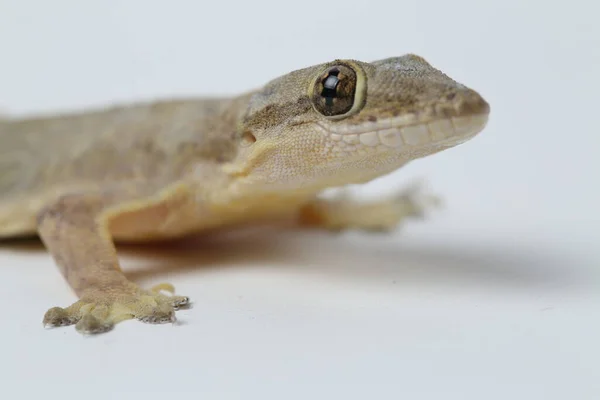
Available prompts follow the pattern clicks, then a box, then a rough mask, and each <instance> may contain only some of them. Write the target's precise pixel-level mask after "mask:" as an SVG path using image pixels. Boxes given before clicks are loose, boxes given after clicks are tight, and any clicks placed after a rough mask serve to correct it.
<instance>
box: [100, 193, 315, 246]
mask: <svg viewBox="0 0 600 400" xmlns="http://www.w3.org/2000/svg"><path fill="white" fill-rule="evenodd" d="M312 197H313V196H310V197H300V198H291V197H274V196H273V197H269V196H262V197H259V198H258V197H257V198H253V199H245V200H243V201H241V200H238V201H236V202H228V203H223V204H212V205H202V204H194V202H192V201H189V200H186V201H172V202H165V203H161V204H157V205H152V206H148V207H143V208H139V209H137V210H135V211H128V212H122V213H118V212H117V213H116V214H115V215H114V217H112V218H111V220H110V224H109V230H110V232H111V234H112V236H113V238H114V239H115V240H116V241H128V242H129V241H148V240H160V239H169V238H177V237H182V236H185V235H189V234H193V233H200V232H203V231H209V230H214V229H217V228H231V227H235V226H244V225H248V224H252V223H257V222H262V221H269V220H278V219H285V218H290V217H292V216H294V215H295V214H296V212H297V211H298V209H299V208H300V207H301V206H302V205H304V204H306V202H307V201H309V200H310V198H312Z"/></svg>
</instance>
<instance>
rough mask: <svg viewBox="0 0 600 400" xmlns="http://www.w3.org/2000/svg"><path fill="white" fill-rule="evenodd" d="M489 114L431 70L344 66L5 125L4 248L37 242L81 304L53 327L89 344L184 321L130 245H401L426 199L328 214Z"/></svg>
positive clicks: (389, 200)
mask: <svg viewBox="0 0 600 400" xmlns="http://www.w3.org/2000/svg"><path fill="white" fill-rule="evenodd" d="M489 112H490V106H489V104H488V103H487V102H486V101H485V100H484V99H483V97H482V96H481V95H480V94H479V93H477V92H476V91H474V90H473V89H470V88H468V87H466V86H464V85H463V84H461V83H458V82H456V81H455V80H453V79H452V78H450V77H449V76H447V75H446V74H444V73H443V72H441V71H440V70H438V69H436V68H434V67H433V66H432V65H431V64H429V63H428V62H427V61H426V60H425V59H423V58H422V57H420V56H417V55H414V54H405V55H403V56H399V57H391V58H386V59H382V60H379V61H374V62H362V61H357V60H351V59H337V60H334V61H331V62H326V63H322V64H318V65H314V66H310V67H306V68H302V69H298V70H295V71H292V72H290V73H288V74H285V75H282V76H280V77H278V78H275V79H273V80H271V81H270V82H268V83H267V84H266V85H264V86H263V87H262V88H259V89H256V90H249V91H247V92H244V93H243V94H240V95H238V96H231V97H189V98H171V99H164V100H153V101H146V102H143V101H140V102H131V103H126V104H120V105H119V104H117V105H112V106H106V107H98V108H95V109H87V110H82V111H71V112H65V113H55V114H49V115H34V116H27V117H15V118H12V119H11V118H9V117H7V118H4V119H2V120H0V239H7V238H14V237H21V236H24V235H36V236H39V238H40V239H41V241H42V242H43V245H44V247H45V248H46V249H47V250H48V252H49V253H50V255H51V256H52V258H53V259H54V262H55V264H56V265H57V266H58V268H59V270H60V272H61V273H62V275H63V277H64V279H65V280H66V281H67V283H68V284H69V286H70V287H71V288H72V290H73V291H74V293H75V294H76V295H77V298H78V300H77V301H76V302H75V303H73V304H72V305H69V306H67V307H64V308H63V307H52V308H50V309H49V310H48V311H47V312H46V313H45V315H44V317H43V325H44V326H45V327H60V326H68V325H75V328H76V330H77V331H78V332H80V333H82V334H97V333H102V332H107V331H109V330H111V329H112V328H113V327H114V326H115V324H117V323H119V322H121V321H124V320H128V319H137V320H139V321H143V322H146V323H154V324H159V323H170V322H174V321H175V313H176V310H178V309H180V308H183V307H185V306H187V305H189V304H190V299H189V297H187V296H181V295H176V294H175V293H174V288H173V286H172V285H170V284H161V285H157V286H155V287H153V288H150V289H145V288H142V287H140V286H138V285H136V284H135V283H134V282H131V281H130V280H128V279H127V277H126V276H125V274H124V273H123V271H122V269H121V267H120V264H119V260H118V256H117V250H116V245H115V244H116V243H117V244H118V243H120V242H124V243H142V242H144V243H150V244H151V243H153V242H155V241H161V240H172V239H177V238H182V237H185V236H188V235H194V234H200V233H207V232H211V231H214V230H215V229H220V228H236V227H239V226H242V225H247V224H254V223H259V222H264V221H277V220H279V219H282V220H283V219H291V220H292V221H293V222H294V224H297V226H298V227H305V228H307V229H317V230H318V229H322V230H328V231H341V230H363V231H392V230H394V228H396V227H397V226H398V225H399V224H400V222H401V221H403V220H405V219H406V218H408V217H411V216H414V215H415V214H419V213H421V212H422V209H423V207H424V205H423V204H422V203H419V202H418V201H416V200H415V198H414V196H410V195H406V194H403V195H397V194H390V195H389V196H387V197H386V196H383V197H381V198H380V199H377V200H370V201H365V200H362V201H359V200H357V199H356V198H352V197H341V198H335V197H334V198H327V197H326V196H323V195H322V194H323V192H324V191H326V190H327V189H330V188H339V187H344V186H346V185H351V184H362V183H366V182H369V181H371V180H373V179H375V178H378V177H380V176H383V175H386V174H389V173H391V172H393V171H395V170H397V169H399V168H401V167H402V166H404V165H406V164H407V163H409V162H410V161H413V160H416V159H419V158H422V157H426V156H429V155H432V154H435V153H437V152H440V151H443V150H446V149H449V148H452V147H454V146H457V145H459V144H461V143H464V142H466V141H467V140H469V139H471V138H473V137H474V136H476V135H477V134H478V133H479V132H481V131H482V130H483V129H484V127H485V126H486V124H487V121H488V116H489Z"/></svg>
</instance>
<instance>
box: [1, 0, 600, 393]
mask: <svg viewBox="0 0 600 400" xmlns="http://www.w3.org/2000/svg"><path fill="white" fill-rule="evenodd" d="M168 3H170V5H167V4H168ZM597 15H598V9H597V7H596V6H595V5H594V2H592V1H570V2H559V1H555V2H551V1H528V2H525V1H521V0H518V1H517V0H513V1H502V2H493V3H492V2H484V1H476V0H473V1H465V0H462V1H461V0H456V1H451V2H450V1H445V0H439V1H427V2H424V1H388V2H384V1H369V2H351V1H346V2H339V1H333V0H332V1H327V2H325V1H307V0H304V1H295V2H288V3H282V2H268V1H258V0H255V1H249V2H244V3H242V2H240V3H231V2H224V1H220V2H213V3H211V4H210V5H206V4H205V2H199V1H194V2H193V1H188V2H184V1H173V2H158V1H156V2H151V1H145V2H142V1H86V2H81V1H75V0H73V1H53V2H46V1H41V0H38V1H33V0H30V1H24V0H18V1H17V0H14V1H8V0H0V49H2V53H1V54H2V67H1V70H2V73H1V74H0V98H1V99H0V106H1V107H4V108H6V109H7V111H9V112H13V113H22V112H33V111H52V110H56V109H68V108H81V107H84V106H88V105H92V104H94V105H96V104H106V103H110V102H116V101H125V100H130V99H147V98H152V97H159V96H171V95H184V94H205V93H223V92H225V93H236V92H239V91H243V90H246V89H249V88H252V87H255V86H258V85H261V84H263V83H265V82H266V81H267V80H269V79H271V78H273V77H275V76H278V75H280V74H282V73H285V72H288V71H289V70H292V69H295V68H299V67H303V66H306V65H310V64H313V63H317V62H323V61H327V60H329V59H333V58H338V57H352V58H358V59H362V60H366V61H368V60H374V59H378V58H384V57H388V56H394V55H401V54H403V53H406V52H415V53H419V54H421V55H423V56H425V57H426V58H427V59H428V60H430V62H431V63H432V64H434V65H435V66H437V67H439V68H441V69H443V70H444V71H445V72H447V73H448V74H449V75H450V76H452V77H454V78H455V79H457V80H459V81H461V82H463V83H465V84H467V85H468V86H471V87H473V88H475V89H476V90H478V91H479V92H481V93H482V94H483V95H484V97H485V98H486V99H487V100H488V101H489V102H490V104H491V106H492V114H491V120H490V123H489V126H488V128H487V129H486V130H485V132H484V133H483V134H482V135H481V136H479V137H478V138H476V139H475V140H473V141H472V142H469V143H467V144H465V145H463V146H460V147H458V148H455V149H453V150H449V151H447V152H445V153H442V154H438V155H436V156H434V157H431V158H429V159H426V160H421V161H419V162H416V163H414V164H412V165H410V166H409V167H408V168H406V169H405V170H402V171H400V172H398V173H396V174H393V175H392V176H389V177H386V178H384V179H382V180H380V181H377V182H374V183H373V184H370V185H368V186H366V187H364V188H360V189H361V190H362V189H364V191H365V192H366V193H368V194H371V195H373V194H377V193H382V192H384V191H389V190H392V189H393V188H394V187H399V186H401V185H402V182H407V181H410V180H412V179H413V178H415V177H426V178H427V180H428V182H429V183H430V185H431V187H432V188H433V190H435V191H436V192H438V193H441V194H443V195H444V196H445V198H446V208H445V209H443V210H441V211H437V212H435V213H433V214H432V215H431V217H430V218H429V219H428V220H426V221H424V222H421V221H417V222H411V223H410V224H407V225H405V226H404V229H402V230H401V231H400V232H399V233H398V235H396V236H377V235H376V236H370V235H366V234H358V233H352V234H345V235H342V236H338V237H335V236H329V235H326V234H316V235H306V234H294V233H292V232H285V233H283V234H278V233H274V234H270V235H264V236H261V237H258V236H256V235H243V236H240V237H239V238H237V239H235V240H231V241H226V240H220V241H216V242H214V243H208V244H207V243H205V244H199V245H198V247H197V248H190V249H149V250H148V251H146V252H141V251H140V252H136V253H135V254H131V252H124V253H123V263H124V266H125V269H127V270H128V271H130V272H131V277H132V278H133V279H135V280H136V281H138V282H140V283H141V284H144V285H151V284H153V283H158V282H162V281H171V282H172V283H174V284H175V285H176V287H177V289H178V291H179V293H183V294H187V295H190V296H191V297H192V298H193V300H194V301H195V307H194V308H193V309H191V310H187V311H182V312H180V313H179V314H178V315H179V320H180V323H179V324H177V325H175V326H170V325H168V326H149V325H144V324H141V323H138V322H134V321H130V322H125V323H122V324H120V325H118V326H117V327H116V329H115V330H114V331H113V332H111V333H109V334H106V335H102V336H98V337H93V338H82V337H80V336H79V335H78V334H77V333H76V332H75V330H74V329H73V328H72V327H71V328H65V329H56V330H50V331H46V330H44V329H42V327H41V323H40V320H41V317H42V315H43V313H44V312H45V310H46V309H47V308H48V307H50V306H53V305H67V304H69V303H70V302H72V301H74V300H75V298H74V296H73V295H72V294H71V292H70V291H69V289H68V287H67V285H66V284H65V283H64V282H63V280H62V278H61V277H60V275H59V273H58V272H57V270H56V268H55V267H53V265H52V262H51V261H50V259H49V257H48V256H47V255H46V254H45V253H44V252H43V250H42V249H41V247H39V246H36V245H33V246H31V247H27V246H22V245H21V246H10V247H6V246H3V247H2V248H1V249H0V263H1V264H2V267H3V268H2V269H0V292H1V293H2V297H1V298H2V299H3V301H4V303H3V307H2V314H3V318H2V322H0V324H1V328H2V329H1V331H0V332H1V333H0V335H1V336H0V339H1V340H0V352H1V353H0V360H1V363H0V384H1V386H2V388H3V394H4V395H7V396H8V398H40V397H44V398H46V397H48V396H51V397H56V398H62V399H71V398H73V399H74V398H77V399H82V398H83V399H96V398H106V395H107V394H110V393H113V394H115V393H116V394H121V395H124V394H128V395H129V396H130V398H142V397H143V398H145V399H155V398H156V399H158V398H169V397H170V396H172V395H174V394H176V395H178V396H179V397H178V398H204V399H241V398H244V399H308V398H310V399H411V400H412V399H486V400H492V399H508V398H510V399H527V400H533V399H598V398H600V383H599V382H600V367H599V359H600V345H599V344H598V342H599V339H600V336H599V333H600V324H599V322H598V318H599V315H600V294H599V290H598V289H599V286H600V250H599V247H600V240H599V239H598V231H599V228H600V213H599V212H598V209H597V207H598V205H599V204H600V194H599V187H598V172H599V171H600V163H599V162H598V159H599V158H598V151H599V149H600V134H599V133H598V117H597V116H598V110H597V108H598V91H599V89H600V80H599V78H598V73H599V72H598V65H600V50H599V49H600V28H598V24H597V23H596V21H595V18H596V16H597ZM182 395H183V396H182Z"/></svg>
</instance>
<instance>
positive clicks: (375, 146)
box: [236, 54, 489, 189]
mask: <svg viewBox="0 0 600 400" xmlns="http://www.w3.org/2000/svg"><path fill="white" fill-rule="evenodd" d="M488 114H489V106H488V104H487V103H486V101H485V100H484V99H483V98H482V97H481V96H480V95H479V94H478V93H476V92H475V91H473V90H471V89H469V88H467V87H466V86H464V85H462V84H460V83H458V82H456V81H454V80H452V79H451V78H449V77H448V76H446V75H445V74H443V73H442V72H441V71H439V70H437V69H435V68H433V67H432V66H431V65H430V64H429V63H427V62H426V61H425V60H424V59H423V58H421V57H419V56H415V55H411V54H409V55H405V56H402V57H394V58H388V59H384V60H380V61H376V62H372V63H365V62H359V61H354V60H336V61H333V62H330V63H326V64H320V65H316V66H313V67H309V68H305V69H302V70H298V71H294V72H291V73H289V74H287V75H284V76H282V77H280V78H277V79H275V80H273V81H271V82H270V83H268V84H267V85H266V86H265V87H264V88H263V89H261V90H259V91H257V92H254V93H253V94H252V95H251V97H250V100H249V103H248V107H247V109H246V112H245V115H244V117H243V118H242V119H241V123H240V126H239V139H240V143H241V146H240V152H239V154H238V157H237V160H236V163H237V165H238V167H239V169H238V171H243V172H242V175H244V176H247V177H248V179H252V180H253V181H262V182H263V183H265V184H266V186H267V187H279V188H280V187H282V186H285V187H286V188H288V189H290V188H325V187H330V186H338V185H344V184H350V183H361V182H365V181H368V180H371V179H374V178H376V177H378V176H381V175H384V174H386V173H389V172H391V171H393V170H395V169H397V168H399V167H400V166H402V165H404V164H406V163H407V162H409V161H411V160H414V159H417V158H421V157H424V156H427V155H430V154H433V153H436V152H439V151H441V150H444V149H448V148H450V147H453V146H456V145H458V144H461V143H463V142H465V141H467V140H469V139H470V138H472V137H473V136H475V135H476V134H477V133H479V132H480V131H481V130H482V129H483V128H484V126H485V124H486V122H487V119H488Z"/></svg>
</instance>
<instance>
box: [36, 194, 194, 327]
mask: <svg viewBox="0 0 600 400" xmlns="http://www.w3.org/2000/svg"><path fill="white" fill-rule="evenodd" d="M123 201H125V200H124V199H123V198H122V196H121V195H114V194H110V195H98V194H93V195H90V194H73V195H67V196H63V197H62V198H60V199H59V200H58V201H57V202H55V203H54V204H52V205H50V206H49V207H47V208H46V209H45V210H44V211H43V212H42V213H41V214H40V217H39V226H38V231H39V234H40V236H41V238H42V240H43V242H44V244H45V245H46V247H47V248H48V250H49V251H50V253H51V254H52V256H53V257H54V260H55V261H56V263H57V265H58V266H59V268H60V270H61V272H62V274H63V276H64V277H65V279H66V280H67V282H68V283H69V285H70V286H71V287H72V289H73V290H74V291H75V293H76V294H77V295H78V296H79V298H80V300H79V301H77V302H76V303H74V304H73V305H71V306H69V307H67V308H60V307H54V308H51V309H50V310H48V312H47V313H46V315H45V316H44V325H45V326H48V327H56V326H64V325H71V324H76V329H77V330H78V331H79V332H81V333H87V334H92V333H101V332H105V331H108V330H110V329H111V328H112V327H113V326H114V325H115V324H116V323H118V322H120V321H123V320H126V319H131V318H137V319H138V320H140V321H143V322H148V323H167V322H173V321H174V320H175V310H176V309H178V308H179V307H181V306H183V305H186V304H188V302H189V299H188V298H187V297H184V296H167V295H164V294H161V293H159V291H160V290H161V289H165V288H167V289H169V288H172V286H165V285H159V287H156V288H155V289H151V290H144V289H141V288H139V287H138V286H137V285H135V284H134V283H132V282H130V281H129V280H127V278H126V277H125V275H124V274H123V272H122V271H121V269H120V267H119V262H118V259H117V253H116V249H115V246H114V243H113V240H112V238H111V236H110V233H109V230H108V228H107V217H106V215H107V210H110V208H111V206H114V205H115V204H119V203H122V202H123Z"/></svg>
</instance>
